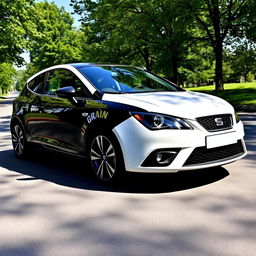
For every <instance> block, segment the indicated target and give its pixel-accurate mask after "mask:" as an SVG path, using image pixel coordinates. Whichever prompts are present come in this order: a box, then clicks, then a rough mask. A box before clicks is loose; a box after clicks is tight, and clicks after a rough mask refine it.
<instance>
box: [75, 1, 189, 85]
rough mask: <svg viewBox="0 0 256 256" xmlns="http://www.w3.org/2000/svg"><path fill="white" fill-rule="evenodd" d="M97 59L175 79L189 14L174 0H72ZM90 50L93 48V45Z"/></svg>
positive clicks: (185, 37)
mask: <svg viewBox="0 0 256 256" xmlns="http://www.w3.org/2000/svg"><path fill="white" fill-rule="evenodd" d="M72 3H73V7H74V9H75V11H76V12H77V13H78V14H80V15H82V21H83V23H82V24H83V30H84V31H86V33H87V36H88V41H87V43H88V44H90V45H91V44H94V46H95V48H94V49H96V52H97V54H95V52H94V54H93V56H95V58H96V60H97V61H103V62H106V61H107V62H114V61H115V62H119V63H124V62H125V63H127V62H129V63H130V64H135V65H136V64H139V65H141V64H142V65H144V66H145V67H146V68H147V69H148V70H152V69H153V70H154V71H156V72H160V73H163V74H165V75H166V76H167V77H168V78H170V79H171V80H173V81H174V82H177V80H178V66H179V64H178V63H179V61H180V59H182V56H183V53H184V51H185V50H184V49H185V48H186V47H187V42H188V38H189V36H190V33H189V30H188V28H187V27H188V26H189V24H190V22H189V20H190V17H188V16H184V15H183V13H182V10H181V9H180V7H179V5H178V4H177V2H176V1H169V0H160V1H159V0H158V1H157V0H151V1H148V0H141V1H135V0H115V1H114V0H98V1H94V0H83V1H80V0H79V1H78V0H72ZM91 49H92V52H93V48H91Z"/></svg>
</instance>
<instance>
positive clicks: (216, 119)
mask: <svg viewBox="0 0 256 256" xmlns="http://www.w3.org/2000/svg"><path fill="white" fill-rule="evenodd" d="M214 121H215V124H216V125H217V126H223V124H224V123H223V119H222V118H221V117H217V118H215V119H214Z"/></svg>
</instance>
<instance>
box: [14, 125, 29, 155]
mask: <svg viewBox="0 0 256 256" xmlns="http://www.w3.org/2000/svg"><path fill="white" fill-rule="evenodd" d="M11 133H12V145H13V149H14V152H15V155H16V157H18V158H24V157H25V156H27V154H28V152H29V145H28V142H27V139H26V135H25V133H24V131H23V128H22V126H21V125H20V124H19V123H14V124H13V125H12V128H11Z"/></svg>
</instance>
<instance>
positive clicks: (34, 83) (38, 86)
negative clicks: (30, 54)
mask: <svg viewBox="0 0 256 256" xmlns="http://www.w3.org/2000/svg"><path fill="white" fill-rule="evenodd" d="M44 77H45V73H43V74H41V75H39V76H37V77H36V78H34V79H33V80H31V81H30V82H29V83H28V88H29V89H30V90H31V91H33V92H36V93H39V94H42V93H43V92H44Z"/></svg>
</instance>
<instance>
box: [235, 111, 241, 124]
mask: <svg viewBox="0 0 256 256" xmlns="http://www.w3.org/2000/svg"><path fill="white" fill-rule="evenodd" d="M235 118H236V122H237V123H238V122H239V121H240V117H239V115H238V114H237V113H236V112H235Z"/></svg>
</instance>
